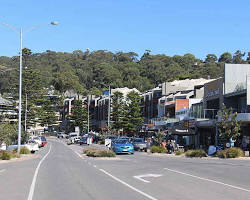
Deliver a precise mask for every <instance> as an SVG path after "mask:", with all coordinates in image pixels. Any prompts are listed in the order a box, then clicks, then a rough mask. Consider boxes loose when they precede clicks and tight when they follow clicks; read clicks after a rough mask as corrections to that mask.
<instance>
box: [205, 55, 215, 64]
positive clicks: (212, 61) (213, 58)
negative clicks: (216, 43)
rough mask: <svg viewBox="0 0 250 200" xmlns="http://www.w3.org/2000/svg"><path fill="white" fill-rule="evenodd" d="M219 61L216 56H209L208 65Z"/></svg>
mask: <svg viewBox="0 0 250 200" xmlns="http://www.w3.org/2000/svg"><path fill="white" fill-rule="evenodd" d="M217 60H218V58H217V56H216V55H215V54H207V57H206V60H205V62H206V63H215V62H216V61H217Z"/></svg>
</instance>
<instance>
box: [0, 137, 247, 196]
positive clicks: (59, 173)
mask: <svg viewBox="0 0 250 200" xmlns="http://www.w3.org/2000/svg"><path fill="white" fill-rule="evenodd" d="M86 146H87V145H86ZM84 147H85V146H79V145H70V146H67V145H66V143H65V142H64V141H62V140H58V139H50V140H49V143H48V145H47V147H46V148H45V149H43V150H42V151H41V152H39V153H38V154H39V155H38V157H37V158H35V159H33V160H26V161H22V162H16V163H6V164H0V185H1V186H3V187H1V188H0V193H1V196H3V197H5V198H4V199H17V197H18V199H28V196H29V193H30V190H31V183H32V180H34V174H35V170H36V168H37V166H38V164H39V163H40V162H41V160H42V159H44V160H43V162H42V163H41V164H40V168H39V170H38V171H37V178H36V182H35V184H34V193H33V196H31V197H30V198H29V199H128V198H131V199H158V200H159V199H218V200H223V199H227V200H228V199H234V200H235V199H249V198H250V187H249V185H250V180H249V175H250V172H249V167H250V162H249V161H248V160H234V159H229V160H224V159H209V158H205V159H200V158H193V159H191V158H185V157H176V156H171V155H158V154H149V153H144V152H135V154H134V155H118V156H117V157H116V158H89V157H87V156H84V155H83V154H82V149H83V148H84ZM50 149H51V150H50ZM49 150H50V152H49ZM46 155H47V157H46V158H44V157H45V156H46ZM136 177H137V178H136ZM138 177H139V178H138ZM20 183H22V184H20Z"/></svg>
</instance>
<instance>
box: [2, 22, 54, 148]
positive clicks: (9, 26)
mask: <svg viewBox="0 0 250 200" xmlns="http://www.w3.org/2000/svg"><path fill="white" fill-rule="evenodd" d="M0 24H2V25H4V26H7V27H8V28H10V29H11V30H14V31H15V32H19V34H20V63H19V105H18V139H17V152H18V153H20V147H21V121H22V116H21V115H22V68H23V67H22V60H23V59H22V58H23V55H22V49H23V29H22V28H20V29H19V31H18V29H17V28H15V27H13V26H11V25H9V24H5V23H2V22H0ZM46 25H48V24H46ZM50 25H58V22H51V23H50ZM40 26H42V25H39V26H32V27H31V28H30V29H29V30H32V29H35V28H37V27H40Z"/></svg>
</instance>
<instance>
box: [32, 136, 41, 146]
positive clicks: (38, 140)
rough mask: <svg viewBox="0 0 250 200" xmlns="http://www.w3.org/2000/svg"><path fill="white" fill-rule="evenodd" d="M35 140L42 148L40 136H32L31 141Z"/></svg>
mask: <svg viewBox="0 0 250 200" xmlns="http://www.w3.org/2000/svg"><path fill="white" fill-rule="evenodd" d="M30 140H33V141H35V142H36V143H37V144H38V147H42V140H41V138H40V137H39V136H30V137H29V141H30Z"/></svg>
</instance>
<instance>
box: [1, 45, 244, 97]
mask: <svg viewBox="0 0 250 200" xmlns="http://www.w3.org/2000/svg"><path fill="white" fill-rule="evenodd" d="M237 52H238V53H237ZM237 52H236V53H235V54H234V56H232V55H231V54H230V53H224V54H222V55H221V56H220V58H219V59H217V57H216V56H215V55H214V54H208V55H207V57H206V60H205V61H203V60H200V59H198V58H196V57H195V56H194V55H192V54H185V55H184V56H179V55H175V56H172V57H170V56H167V55H164V54H157V55H152V54H151V53H150V51H149V50H146V51H145V53H144V55H143V56H142V57H141V58H139V57H138V55H137V54H136V53H135V52H128V53H125V52H117V53H112V52H109V51H105V50H98V51H93V52H89V51H85V52H82V51H80V50H77V51H73V52H72V53H65V52H54V51H49V50H48V51H46V52H43V53H34V54H33V53H32V52H31V50H30V49H27V48H25V49H23V66H24V77H25V76H26V78H27V79H30V80H29V81H33V82H34V81H36V80H38V79H39V83H36V86H34V87H38V88H48V87H49V86H50V85H53V86H54V87H55V89H56V90H57V91H58V92H59V93H61V92H64V91H66V90H67V89H74V90H76V91H78V92H80V93H82V94H86V93H92V94H97V93H100V92H101V89H102V88H104V87H105V86H104V85H103V84H106V85H109V84H110V85H111V87H112V88H115V87H125V86H127V87H129V88H133V87H135V88H137V89H138V90H140V91H145V90H148V89H150V88H153V87H155V86H156V85H158V84H159V83H162V82H164V81H167V80H174V79H185V78H200V77H203V78H207V77H208V76H210V77H211V78H217V77H220V76H222V74H223V68H224V63H225V62H233V63H244V62H248V61H249V59H246V60H243V56H244V55H243V54H242V53H241V52H240V51H237ZM0 65H1V66H5V67H7V68H9V69H10V70H7V71H1V72H0V92H1V93H3V92H13V91H16V86H17V83H18V70H17V69H18V66H19V57H16V56H15V57H3V56H2V57H0ZM25 73H26V74H25ZM32 79H33V80H32ZM34 79H36V80H34ZM24 81H25V80H24ZM29 81H26V84H28V85H30V82H29ZM28 85H27V87H28ZM31 85H32V84H31ZM33 89H36V88H33Z"/></svg>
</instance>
